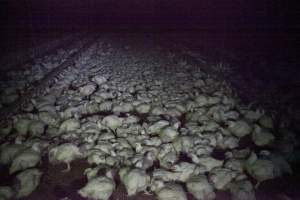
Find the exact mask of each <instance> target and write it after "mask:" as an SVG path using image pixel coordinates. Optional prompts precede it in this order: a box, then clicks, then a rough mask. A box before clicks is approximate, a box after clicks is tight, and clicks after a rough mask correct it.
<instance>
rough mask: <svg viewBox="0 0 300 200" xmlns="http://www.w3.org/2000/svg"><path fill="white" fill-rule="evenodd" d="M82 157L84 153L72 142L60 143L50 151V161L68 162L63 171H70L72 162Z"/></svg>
mask: <svg viewBox="0 0 300 200" xmlns="http://www.w3.org/2000/svg"><path fill="white" fill-rule="evenodd" d="M80 157H82V153H81V152H80V150H79V148H78V147H77V146H76V145H74V144H71V143H65V144H62V145H59V146H57V147H54V148H52V149H51V150H50V151H49V161H50V162H51V163H57V162H64V163H66V164H67V168H66V169H65V170H63V172H68V171H70V169H71V166H70V163H71V162H72V161H73V160H75V159H77V158H80Z"/></svg>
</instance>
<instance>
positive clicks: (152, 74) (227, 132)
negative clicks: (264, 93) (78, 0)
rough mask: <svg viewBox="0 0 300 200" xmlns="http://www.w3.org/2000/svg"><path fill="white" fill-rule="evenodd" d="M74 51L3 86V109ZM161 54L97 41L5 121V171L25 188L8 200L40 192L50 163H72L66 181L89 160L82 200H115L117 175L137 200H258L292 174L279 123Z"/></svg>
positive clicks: (1, 192)
mask: <svg viewBox="0 0 300 200" xmlns="http://www.w3.org/2000/svg"><path fill="white" fill-rule="evenodd" d="M150 47H151V48H150ZM73 51H76V49H69V50H58V52H57V54H55V55H52V56H51V55H49V56H46V57H44V58H41V59H39V60H37V61H36V63H35V65H34V66H32V68H30V69H28V70H26V71H21V72H20V71H19V72H11V76H12V77H14V78H13V79H11V80H10V83H11V84H10V85H9V86H7V83H4V82H2V83H1V107H2V108H4V107H5V106H6V105H7V104H8V103H12V102H13V101H14V100H16V99H17V98H19V95H22V90H23V89H24V87H26V84H27V83H28V82H32V81H34V80H35V79H39V78H40V77H43V76H45V75H46V74H47V72H48V71H49V69H54V68H55V66H57V65H58V64H59V63H60V62H62V61H63V60H64V59H67V57H68V55H69V54H70V53H71V52H73ZM161 51H162V49H160V48H156V47H155V48H154V47H152V46H146V47H144V48H141V47H139V48H138V47H137V48H135V47H132V46H128V45H123V44H121V45H120V44H117V43H114V42H110V43H108V42H105V41H103V40H101V39H98V40H96V41H95V43H94V44H93V45H92V46H91V47H90V48H89V49H88V50H87V51H85V52H83V53H82V56H81V57H80V59H77V60H75V61H74V62H75V64H74V66H70V67H69V68H67V69H66V70H64V71H63V72H62V73H61V74H60V75H59V76H57V77H53V78H54V79H55V84H53V85H50V86H48V87H47V88H45V90H44V93H43V95H39V96H36V97H34V98H33V99H32V100H31V102H29V103H28V104H27V105H26V106H25V107H22V108H21V109H20V111H19V112H18V113H16V114H14V115H13V117H11V118H8V119H6V120H3V121H1V127H0V141H1V147H0V163H1V165H2V166H5V167H7V168H8V172H9V173H10V174H11V175H13V176H15V177H16V179H17V182H16V184H14V185H1V186H0V200H6V199H11V198H22V197H26V196H29V195H30V194H31V193H32V192H34V191H35V190H36V189H38V186H39V184H40V180H41V177H42V176H43V169H42V168H41V167H40V166H41V162H42V158H45V157H46V158H47V159H48V160H49V162H50V163H51V164H53V165H55V164H57V163H65V164H66V169H65V170H64V172H65V173H68V171H69V170H70V169H71V167H73V166H72V161H74V160H76V159H86V161H87V162H88V163H89V164H90V166H91V167H90V168H87V169H86V170H85V172H84V173H85V175H86V177H87V180H88V182H87V183H86V185H85V186H84V187H83V188H81V189H80V190H79V191H78V193H79V194H80V195H81V196H82V197H85V198H87V199H95V200H107V199H109V198H110V196H111V195H112V193H113V192H114V190H115V189H116V187H117V185H116V182H115V177H116V173H115V171H116V169H117V173H118V176H119V177H120V179H121V182H122V183H123V184H124V185H125V187H126V189H127V194H128V196H132V195H135V194H138V193H139V192H145V193H147V194H154V195H155V196H156V197H157V199H159V200H175V199H176V200H186V199H187V195H186V193H187V192H189V193H191V194H192V195H193V196H194V197H195V198H196V199H198V200H213V199H215V198H216V194H215V192H216V190H227V191H230V192H231V194H232V199H236V200H245V199H247V200H254V199H255V189H256V188H258V187H259V184H260V183H261V182H263V181H265V180H268V179H273V178H275V177H277V176H281V175H282V174H283V173H292V171H291V168H290V166H289V164H288V162H287V161H286V159H285V155H286V154H287V153H289V152H290V151H293V147H295V146H296V145H297V144H296V142H295V140H294V138H293V133H292V132H291V131H289V130H283V131H285V132H286V134H285V138H281V139H280V140H278V139H277V138H276V137H275V136H274V123H273V120H272V117H270V116H268V115H267V114H265V113H264V112H263V111H260V110H252V109H250V107H249V106H245V105H242V104H241V103H240V101H239V99H238V98H237V97H236V96H235V95H234V92H232V90H231V88H230V87H229V86H228V85H227V84H226V82H223V81H222V82H221V81H218V80H216V79H215V78H213V77H212V76H210V75H209V74H207V73H205V72H203V71H201V69H199V68H198V67H197V66H193V65H191V64H188V63H187V62H185V61H180V62H173V61H172V59H173V57H172V56H163V54H162V52H161ZM24 77H28V79H26V78H24ZM243 141H248V142H247V143H246V145H242V143H243ZM278 145H280V146H284V147H286V148H281V150H282V152H280V151H279V150H277V149H276V146H278ZM216 151H218V152H222V154H224V155H223V156H222V158H219V157H218V156H215V152H216ZM182 155H184V156H185V157H186V158H188V159H181V157H182ZM103 170H104V171H105V173H103V174H100V173H99V172H100V171H103Z"/></svg>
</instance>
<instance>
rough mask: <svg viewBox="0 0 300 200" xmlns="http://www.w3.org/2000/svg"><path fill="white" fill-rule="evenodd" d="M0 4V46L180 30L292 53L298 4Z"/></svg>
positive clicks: (247, 48)
mask: <svg viewBox="0 0 300 200" xmlns="http://www.w3.org/2000/svg"><path fill="white" fill-rule="evenodd" d="M0 8H1V10H2V11H1V12H0V13H1V14H0V23H1V31H2V35H4V37H1V38H2V39H4V40H3V42H1V44H2V45H3V47H2V48H1V50H2V51H4V50H6V49H9V48H10V49H12V48H21V46H22V45H26V43H32V42H36V43H38V40H39V39H41V38H43V37H45V35H47V34H53V33H56V34H57V33H65V32H75V31H91V32H101V31H103V32H107V31H115V32H121V31H132V32H147V33H149V32H156V33H157V32H158V33H162V32H163V33H175V32H178V33H181V32H185V33H189V34H190V35H189V34H188V35H187V34H184V36H183V35H180V36H179V37H192V38H193V39H194V40H195V38H196V39H197V41H198V42H199V43H201V42H207V43H211V44H212V46H213V47H214V48H218V47H219V46H220V47H224V46H225V48H227V49H235V50H236V52H244V53H245V54H247V53H250V54H253V52H256V51H260V52H262V51H264V53H263V54H268V56H270V55H271V54H274V53H275V54H282V53H284V54H288V56H291V55H294V57H297V56H298V55H295V54H296V53H297V50H298V49H297V46H298V42H297V41H298V40H297V37H298V35H299V30H300V29H299V26H300V25H299V23H297V22H298V20H299V17H298V14H299V13H300V9H299V6H298V5H297V4H296V3H292V2H291V1H284V0H260V1H256V0H252V1H250V0H248V1H245V0H223V1H222V0H206V1H203V0H185V1H183V0H147V1H146V0H145V1H142V0H131V1H129V0H65V1H63V0H44V1H41V0H39V1H36V0H11V1H6V0H4V1H0ZM192 43H195V42H194V41H193V42H192ZM275 50H276V51H275ZM287 51H288V52H289V53H286V52H287ZM254 54H255V53H254Z"/></svg>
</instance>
